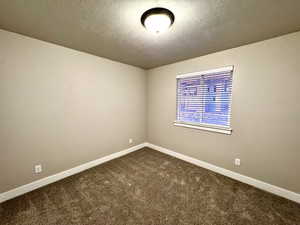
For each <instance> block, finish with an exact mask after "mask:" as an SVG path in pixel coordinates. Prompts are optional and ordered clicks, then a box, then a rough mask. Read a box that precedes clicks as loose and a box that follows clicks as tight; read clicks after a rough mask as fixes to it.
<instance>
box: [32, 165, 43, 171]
mask: <svg viewBox="0 0 300 225" xmlns="http://www.w3.org/2000/svg"><path fill="white" fill-rule="evenodd" d="M42 170H43V169H42V165H35V166H34V172H35V173H41V172H42Z"/></svg>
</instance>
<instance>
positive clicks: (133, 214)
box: [0, 148, 300, 225]
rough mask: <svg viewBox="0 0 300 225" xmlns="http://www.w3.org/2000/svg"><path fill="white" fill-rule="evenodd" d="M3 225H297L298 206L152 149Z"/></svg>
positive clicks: (28, 206) (37, 197) (23, 201)
mask: <svg viewBox="0 0 300 225" xmlns="http://www.w3.org/2000/svg"><path fill="white" fill-rule="evenodd" d="M0 224H1V225H187V224H188V225H200V224H201V225H248V224H251V225H252V224H253V225H299V224H300V205H299V204H297V203H294V202H292V201H289V200H286V199H283V198H280V197H277V196H275V195H272V194H270V193H267V192H264V191H261V190H258V189H256V188H254V187H251V186H249V185H246V184H243V183H240V182H238V181H234V180H232V179H230V178H227V177H224V176H222V175H219V174H216V173H213V172H211V171H208V170H206V169H203V168H200V167H197V166H194V165H192V164H189V163H186V162H184V161H181V160H179V159H176V158H173V157H171V156H168V155H165V154H162V153H160V152H157V151H154V150H151V149H147V148H145V149H142V150H139V151H136V152H134V153H131V154H128V155H126V156H124V157H121V158H118V159H115V160H112V161H110V162H107V163H104V164H102V165H100V166H97V167H95V168H92V169H90V170H87V171H84V172H82V173H80V174H77V175H74V176H71V177H69V178H66V179H64V180H61V181H58V182H56V183H53V184H50V185H48V186H46V187H43V188H40V189H38V190H35V191H33V192H30V193H28V194H25V195H23V196H20V197H17V198H15V199H12V200H10V201H7V202H4V203H2V204H1V205H0Z"/></svg>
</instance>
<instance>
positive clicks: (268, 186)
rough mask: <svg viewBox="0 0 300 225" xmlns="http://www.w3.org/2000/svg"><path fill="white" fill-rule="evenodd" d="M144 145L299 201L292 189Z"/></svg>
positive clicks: (152, 145)
mask: <svg viewBox="0 0 300 225" xmlns="http://www.w3.org/2000/svg"><path fill="white" fill-rule="evenodd" d="M146 147H149V148H152V149H154V150H157V151H159V152H162V153H165V154H167V155H171V156H174V157H176V158H178V159H181V160H184V161H186V162H189V163H192V164H194V165H196V166H200V167H203V168H205V169H208V170H211V171H214V172H216V173H219V174H222V175H224V176H227V177H230V178H232V179H234V180H238V181H240V182H243V183H246V184H249V185H251V186H254V187H256V188H259V189H261V190H264V191H267V192H270V193H272V194H275V195H278V196H281V197H283V198H286V199H289V200H292V201H294V202H297V203H300V194H298V193H296V192H292V191H289V190H287V189H284V188H281V187H277V186H275V185H272V184H268V183H265V182H263V181H260V180H257V179H254V178H251V177H248V176H244V175H242V174H239V173H236V172H233V171H230V170H227V169H224V168H221V167H218V166H215V165H213V164H210V163H207V162H204V161H201V160H199V159H195V158H193V157H190V156H186V155H183V154H181V153H178V152H175V151H172V150H170V149H167V148H164V147H161V146H157V145H154V144H151V143H146Z"/></svg>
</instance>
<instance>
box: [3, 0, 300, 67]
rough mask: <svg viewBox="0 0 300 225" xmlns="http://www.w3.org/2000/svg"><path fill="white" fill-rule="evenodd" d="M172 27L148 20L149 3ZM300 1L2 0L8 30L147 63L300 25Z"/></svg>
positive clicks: (192, 54)
mask: <svg viewBox="0 0 300 225" xmlns="http://www.w3.org/2000/svg"><path fill="white" fill-rule="evenodd" d="M152 7H165V8H168V9H170V10H171V11H172V12H173V13H174V15H175V23H174V25H173V26H172V27H171V29H170V30H169V31H168V32H165V33H163V34H161V35H158V36H157V35H153V34H151V33H149V32H147V31H146V30H145V29H144V27H143V26H142V25H141V22H140V17H141V15H142V14H143V12H145V11H146V10H148V9H149V8H152ZM299 10H300V1H299V0H285V1H276V3H274V0H263V1H261V0H251V1H250V0H249V1H238V0H226V1H224V0H201V1H196V0H172V1H170V0H143V1H139V0H72V1H70V0H43V1H36V0H26V1H25V0H18V1H17V0H15V1H11V0H1V1H0V28H2V29H4V30H8V31H12V32H16V33H20V34H23V35H27V36H30V37H34V38H37V39H40V40H43V41H48V42H51V43H55V44H58V45H62V46H65V47H69V48H73V49H76V50H80V51H84V52H88V53H91V54H94V55H97V56H101V57H106V58H109V59H113V60H116V61H120V62H123V63H127V64H131V65H135V66H139V67H142V68H145V69H149V68H154V67H157V66H161V65H166V64H169V63H174V62H178V61H181V60H185V59H189V58H194V57H198V56H202V55H206V54H208V53H212V52H217V51H221V50H224V49H229V48H233V47H238V46H241V45H245V44H249V43H253V42H257V41H262V40H265V39H268V38H272V37H276V36H280V35H283V34H287V33H290V32H295V31H299V30H300V22H299V21H300V13H299Z"/></svg>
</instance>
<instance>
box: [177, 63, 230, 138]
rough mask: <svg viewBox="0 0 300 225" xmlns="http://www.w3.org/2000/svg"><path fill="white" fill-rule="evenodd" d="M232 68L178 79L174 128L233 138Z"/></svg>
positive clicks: (186, 75)
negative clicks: (228, 135)
mask: <svg viewBox="0 0 300 225" xmlns="http://www.w3.org/2000/svg"><path fill="white" fill-rule="evenodd" d="M232 73H233V66H229V67H224V68H220V69H216V70H209V71H204V72H198V73H192V74H185V75H179V76H177V118H176V121H175V125H177V126H185V127H190V128H197V129H204V130H210V131H216V132H221V133H226V134H230V133H231V127H230V117H231V116H230V111H231V110H230V107H231V90H232Z"/></svg>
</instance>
